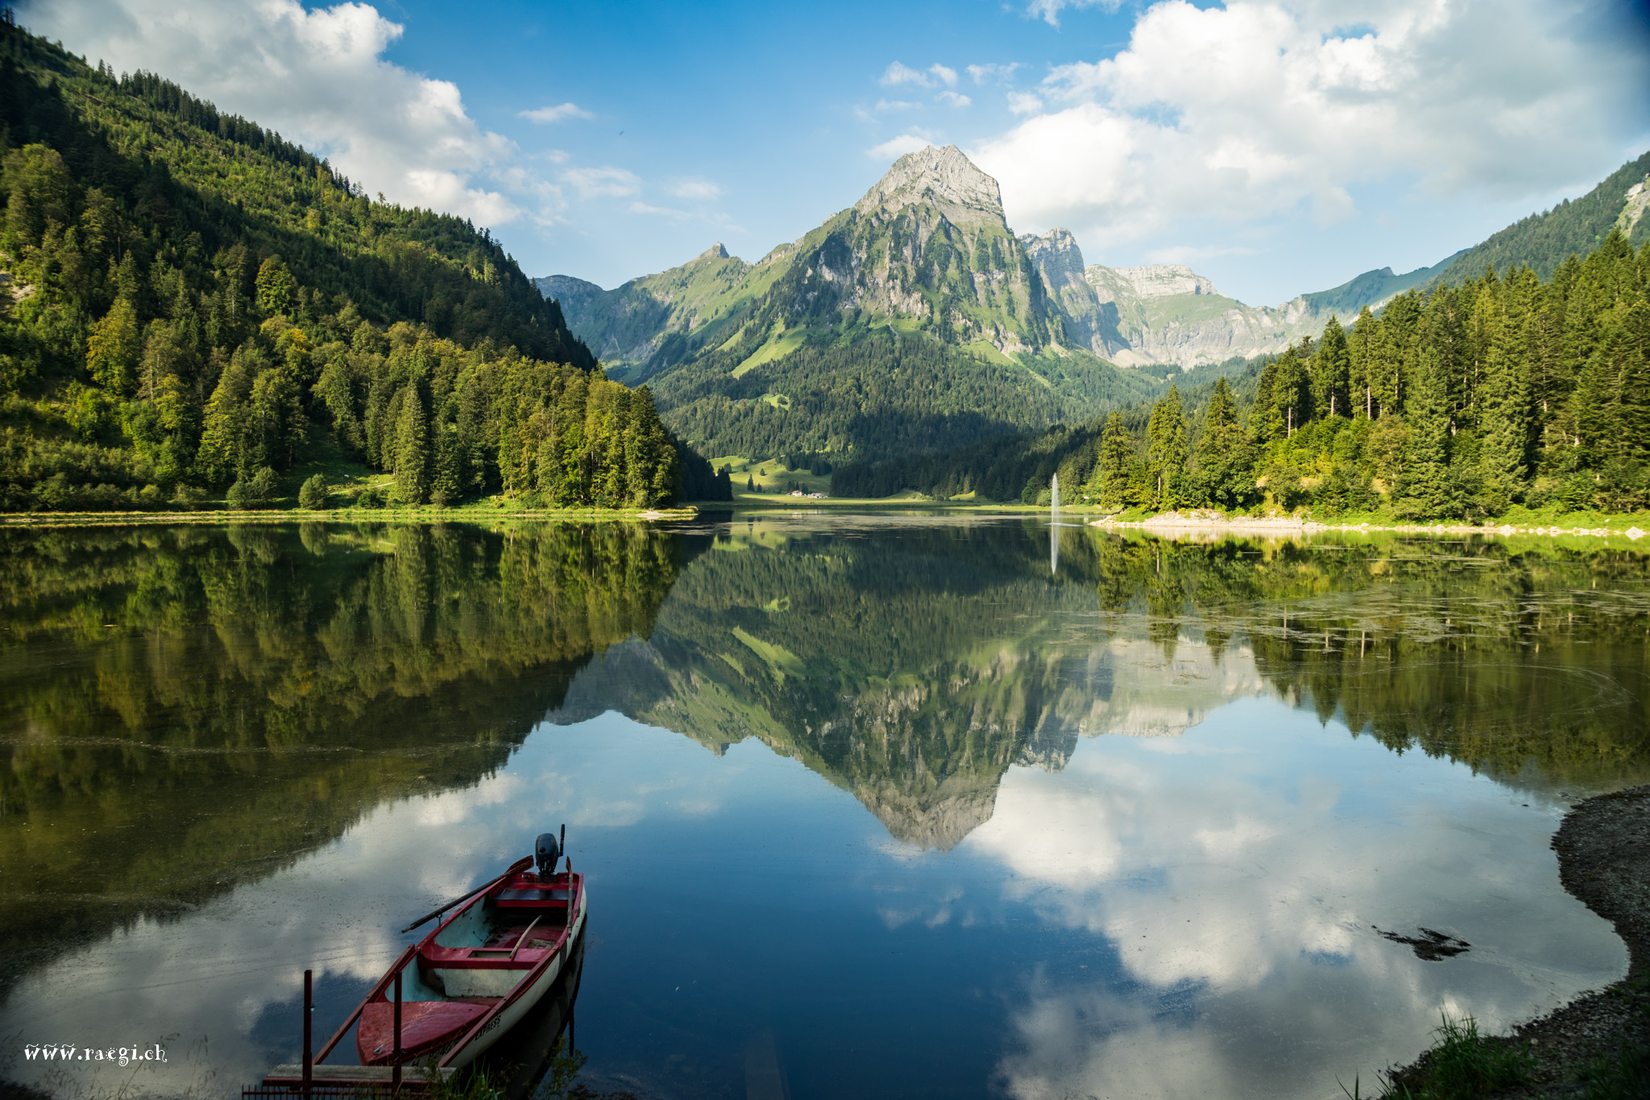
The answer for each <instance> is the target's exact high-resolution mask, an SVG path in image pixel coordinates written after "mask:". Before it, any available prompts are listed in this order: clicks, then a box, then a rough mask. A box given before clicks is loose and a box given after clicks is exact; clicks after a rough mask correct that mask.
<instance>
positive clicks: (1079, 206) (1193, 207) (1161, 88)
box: [971, 0, 1650, 246]
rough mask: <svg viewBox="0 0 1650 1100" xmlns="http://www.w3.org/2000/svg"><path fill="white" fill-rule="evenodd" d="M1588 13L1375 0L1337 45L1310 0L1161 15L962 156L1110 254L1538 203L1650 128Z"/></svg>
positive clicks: (1636, 60)
mask: <svg viewBox="0 0 1650 1100" xmlns="http://www.w3.org/2000/svg"><path fill="white" fill-rule="evenodd" d="M1070 6H1072V5H1070V4H1067V3H1061V2H1059V0H1043V2H1041V3H1038V4H1033V5H1032V7H1031V9H1030V10H1031V12H1032V13H1033V14H1036V15H1040V16H1042V17H1044V18H1046V19H1049V20H1050V21H1051V22H1052V21H1054V20H1055V19H1056V18H1057V16H1058V13H1059V11H1060V10H1062V9H1063V8H1067V7H1070ZM1583 7H1584V6H1583V5H1581V4H1579V3H1578V2H1566V3H1552V2H1550V0H1507V2H1506V3H1502V4H1495V5H1488V4H1479V5H1470V4H1468V5H1444V4H1440V3H1436V2H1434V0H1387V2H1385V3H1382V4H1380V5H1372V6H1366V8H1367V10H1364V11H1362V12H1360V13H1359V17H1360V19H1361V20H1362V22H1360V23H1359V24H1358V26H1357V27H1356V28H1354V29H1351V30H1348V29H1346V23H1347V20H1348V16H1347V13H1346V11H1345V9H1344V6H1342V5H1335V4H1328V3H1323V2H1319V0H1273V2H1269V3H1255V2H1246V0H1231V2H1230V3H1229V4H1227V5H1226V6H1225V7H1215V8H1207V9H1203V8H1199V7H1196V6H1194V5H1193V4H1191V3H1188V2H1185V0H1164V2H1160V3H1157V4H1154V5H1153V6H1152V7H1150V8H1149V9H1147V10H1146V11H1145V12H1144V13H1143V14H1141V15H1140V17H1139V18H1138V20H1137V21H1136V22H1135V24H1134V27H1133V31H1132V33H1131V36H1130V40H1129V44H1128V46H1127V48H1126V49H1124V50H1122V51H1121V52H1119V53H1118V54H1116V55H1115V56H1113V57H1109V58H1104V59H1102V60H1099V61H1095V62H1079V63H1076V64H1071V65H1065V66H1061V67H1058V68H1056V69H1054V70H1053V71H1052V72H1051V73H1050V74H1049V76H1048V77H1047V79H1046V80H1045V81H1044V82H1043V88H1042V91H1043V93H1044V97H1045V100H1047V101H1048V106H1044V107H1040V106H1039V105H1037V104H1035V103H1034V100H1033V98H1032V97H1030V96H1029V95H1025V94H1023V93H1013V94H1012V96H1011V99H1010V109H1011V110H1015V111H1016V112H1017V113H1024V114H1028V115H1030V116H1031V117H1028V118H1026V119H1025V121H1023V122H1021V123H1019V124H1018V125H1016V126H1015V127H1014V128H1013V129H1011V130H1010V131H1008V132H1007V133H1004V134H1001V135H999V136H998V137H996V138H995V139H993V140H989V141H986V142H985V143H983V144H982V145H980V146H978V147H976V148H975V149H973V150H971V154H972V155H974V157H975V159H976V160H977V161H978V162H979V164H980V166H981V167H982V168H984V169H985V170H986V171H988V172H990V173H992V174H993V175H995V176H996V177H997V179H998V180H999V181H1000V183H1001V185H1002V190H1003V197H1004V201H1005V204H1006V205H1007V207H1008V213H1009V218H1010V221H1011V223H1013V224H1014V225H1016V226H1017V227H1021V228H1025V229H1036V228H1040V227H1047V226H1051V225H1067V226H1070V227H1071V228H1072V229H1073V230H1074V231H1075V232H1077V234H1078V236H1079V239H1088V240H1096V241H1100V240H1103V241H1106V242H1108V244H1109V245H1113V246H1115V245H1117V244H1119V243H1125V244H1126V243H1130V242H1136V241H1143V240H1148V239H1150V238H1151V237H1152V236H1153V235H1155V234H1157V233H1160V232H1162V231H1163V230H1165V229H1167V228H1168V227H1171V226H1184V225H1187V224H1194V223H1209V222H1211V221H1218V222H1222V223H1225V224H1227V225H1243V224H1247V225H1254V224H1256V223H1264V222H1265V221H1266V220H1268V219H1272V218H1278V217H1281V216H1284V215H1289V216H1294V215H1295V214H1296V213H1297V212H1299V211H1305V212H1307V213H1309V214H1310V215H1311V216H1312V217H1313V218H1314V219H1315V220H1316V221H1318V223H1319V224H1329V223H1333V222H1336V221H1340V220H1344V219H1347V218H1350V217H1352V216H1354V215H1355V214H1356V213H1357V208H1356V203H1355V200H1354V198H1353V196H1354V194H1355V193H1356V191H1357V189H1358V188H1359V187H1360V186H1366V185H1381V184H1390V183H1395V182H1400V183H1403V184H1404V185H1406V186H1408V185H1410V184H1415V183H1418V185H1419V186H1421V187H1422V188H1425V189H1428V190H1430V191H1432V192H1434V193H1437V194H1440V195H1459V194H1474V195H1493V196H1501V197H1508V198H1510V197H1515V196H1521V195H1527V194H1535V195H1542V196H1545V195H1548V194H1551V193H1552V192H1553V191H1554V190H1555V189H1558V188H1560V187H1564V186H1567V185H1573V184H1575V183H1578V182H1582V181H1583V180H1585V178H1586V172H1591V171H1592V170H1593V169H1592V167H1591V166H1594V165H1598V164H1600V163H1607V162H1609V161H1610V160H1611V158H1612V157H1614V156H1617V155H1619V154H1620V151H1621V150H1622V149H1624V148H1626V147H1627V145H1628V144H1629V142H1630V141H1631V140H1632V139H1633V138H1634V136H1635V135H1638V136H1642V135H1643V133H1644V132H1645V130H1646V128H1647V125H1650V117H1647V116H1650V112H1647V111H1646V110H1645V106H1644V104H1645V102H1646V100H1645V98H1644V92H1645V88H1646V80H1645V76H1646V71H1647V70H1646V67H1645V65H1644V61H1643V58H1642V57H1640V56H1638V54H1637V50H1636V44H1634V43H1630V42H1627V41H1614V40H1606V39H1604V38H1602V37H1598V36H1597V33H1598V32H1596V30H1586V29H1584V28H1587V27H1590V26H1596V21H1589V20H1587V19H1583V18H1581V17H1580V16H1581V15H1582V14H1583ZM1588 34H1593V35H1595V37H1593V38H1587V37H1585V36H1586V35H1588ZM1534 150H1540V153H1539V155H1537V154H1535V153H1534V152H1533V151H1534ZM1578 165H1588V166H1590V167H1589V168H1588V169H1586V170H1585V172H1578V169H1577V167H1576V166H1578ZM1578 174H1579V175H1581V176H1582V179H1581V180H1577V179H1575V178H1573V177H1574V176H1576V175H1578Z"/></svg>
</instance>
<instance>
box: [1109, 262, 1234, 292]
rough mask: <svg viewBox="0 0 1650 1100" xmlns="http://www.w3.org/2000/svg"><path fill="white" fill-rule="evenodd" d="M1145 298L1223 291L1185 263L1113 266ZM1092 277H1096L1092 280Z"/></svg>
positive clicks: (1113, 271)
mask: <svg viewBox="0 0 1650 1100" xmlns="http://www.w3.org/2000/svg"><path fill="white" fill-rule="evenodd" d="M1109 270H1110V272H1111V273H1112V274H1113V275H1115V276H1116V277H1117V278H1118V279H1120V280H1122V281H1123V282H1124V283H1126V284H1127V285H1128V286H1129V287H1130V289H1132V290H1133V291H1134V293H1135V295H1136V297H1139V298H1143V299H1151V298H1168V297H1172V296H1173V295H1176V294H1219V293H1220V291H1218V290H1216V289H1215V284H1214V283H1212V282H1210V281H1209V280H1208V279H1205V278H1204V277H1203V276H1202V275H1199V274H1197V273H1196V272H1195V271H1193V270H1192V269H1191V268H1189V267H1187V266H1186V265H1185V264H1145V265H1143V266H1141V267H1114V268H1110V269H1109ZM1091 281H1092V280H1091Z"/></svg>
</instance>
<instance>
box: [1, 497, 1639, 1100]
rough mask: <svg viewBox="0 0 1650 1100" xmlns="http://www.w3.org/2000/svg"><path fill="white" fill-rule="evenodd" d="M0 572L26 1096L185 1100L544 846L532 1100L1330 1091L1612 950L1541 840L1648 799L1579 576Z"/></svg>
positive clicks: (1442, 561)
mask: <svg viewBox="0 0 1650 1100" xmlns="http://www.w3.org/2000/svg"><path fill="white" fill-rule="evenodd" d="M0 581H3V584H0V753H3V756H0V760H3V762H4V763H5V765H6V766H4V767H0V921H3V924H0V927H3V928H4V929H5V933H4V937H5V938H4V942H5V947H6V950H5V951H4V952H3V953H0V1079H10V1080H12V1081H17V1082H23V1083H26V1084H28V1085H30V1086H32V1087H33V1088H34V1089H36V1090H38V1091H39V1092H41V1093H44V1094H46V1095H50V1096H62V1097H77V1096H95V1095H108V1096H113V1095H117V1094H118V1095H122V1096H136V1095H151V1094H152V1095H160V1096H174V1095H197V1096H219V1095H237V1094H238V1089H239V1086H240V1085H241V1084H242V1083H244V1082H250V1081H253V1080H255V1079H256V1078H258V1077H259V1076H260V1075H261V1074H262V1072H263V1071H264V1070H265V1069H266V1068H267V1067H268V1066H269V1065H270V1064H272V1063H274V1062H278V1061H294V1060H296V1058H297V1055H298V1051H299V1043H300V1036H301V1020H300V1012H299V1003H300V997H301V976H302V971H303V969H304V968H305V967H306V966H307V967H314V968H315V970H316V973H317V983H318V985H317V989H318V1005H319V1007H318V1009H317V1012H316V1030H317V1032H318V1033H319V1034H320V1035H321V1036H324V1035H325V1034H327V1033H328V1032H329V1031H330V1030H331V1027H332V1026H333V1025H334V1024H335V1023H336V1022H337V1021H338V1020H339V1019H341V1018H342V1016H343V1015H344V1014H345V1013H346V1012H347V1011H348V1009H349V1008H350V1007H351V1006H352V1005H353V1004H354V1002H355V1001H356V1000H357V999H359V997H360V996H361V995H362V994H363V993H364V992H365V990H366V989H367V987H368V986H369V985H370V984H371V983H372V982H373V980H374V979H375V978H376V977H377V976H378V975H379V974H380V973H381V972H382V970H383V968H384V967H385V966H386V965H387V964H388V963H389V962H390V961H391V960H392V959H393V958H394V957H395V955H396V954H397V953H398V951H399V950H400V949H401V947H402V946H403V945H404V944H405V943H407V942H411V941H412V940H413V939H415V938H416V934H414V935H401V934H399V933H398V931H397V929H399V928H400V927H401V926H402V925H403V924H405V923H406V922H407V921H408V920H410V919H412V918H413V917H414V916H417V915H418V914H420V913H422V912H424V911H425V910H427V909H429V908H430V907H431V906H432V905H434V904H436V903H438V902H440V901H442V900H444V899H446V898H448V897H451V896H453V895H456V894H458V893H460V892H461V891H463V890H464V889H465V888H466V887H468V886H470V885H471V884H473V883H475V882H478V881H480V880H482V879H484V878H486V877H489V875H490V874H491V873H492V872H494V871H496V870H497V869H498V868H500V867H501V866H502V865H503V864H505V863H506V862H508V861H509V860H510V859H512V858H514V857H516V856H518V855H521V854H524V853H526V852H527V851H528V850H529V848H530V846H531V843H532V839H533V836H534V835H535V834H536V833H537V832H539V831H541V830H544V829H548V828H553V827H554V826H556V825H558V824H560V823H561V822H564V821H565V822H566V824H567V833H568V845H569V848H570V852H571V855H572V857H573V860H574V863H575V865H576V866H577V867H578V868H580V869H581V870H583V871H585V872H586V873H587V874H588V876H589V882H590V891H591V917H590V924H589V930H588V934H587V951H586V958H585V964H584V970H583V981H582V985H581V987H580V991H579V994H578V1001H577V1017H576V1018H577V1026H576V1039H577V1046H578V1049H579V1050H580V1051H581V1052H582V1053H583V1054H584V1055H585V1056H586V1057H587V1059H588V1061H587V1063H586V1066H585V1069H584V1071H583V1075H582V1079H583V1080H584V1081H586V1082H588V1083H589V1084H590V1085H591V1086H592V1087H594V1088H597V1089H608V1090H618V1089H629V1090H633V1091H634V1092H635V1093H637V1094H638V1095H640V1096H644V1097H698V1096H708V1097H722V1096H726V1097H743V1096H746V1095H750V1096H778V1095H782V1093H781V1092H779V1091H776V1088H775V1086H776V1084H777V1085H779V1086H781V1087H782V1088H783V1089H784V1090H787V1094H788V1095H790V1096H792V1097H796V1098H805V1097H822V1096H845V1095H854V1096H901V1097H904V1096H933V1097H968V1096H1011V1097H1038V1098H1041V1097H1050V1098H1055V1097H1065V1096H1074V1095H1075V1096H1084V1095H1093V1096H1100V1097H1152V1096H1165V1097H1181V1096H1185V1097H1200V1098H1202V1097H1209V1096H1260V1095H1266V1096H1277V1097H1331V1096H1340V1095H1341V1092H1340V1087H1339V1085H1338V1084H1337V1081H1340V1082H1344V1083H1345V1084H1346V1085H1347V1086H1348V1087H1349V1088H1350V1087H1351V1084H1352V1082H1353V1079H1354V1077H1355V1076H1357V1077H1358V1078H1359V1079H1360V1080H1361V1082H1362V1084H1363V1086H1364V1091H1366V1092H1367V1091H1368V1085H1369V1083H1370V1082H1371V1081H1372V1080H1373V1079H1374V1076H1375V1072H1376V1071H1377V1070H1378V1069H1380V1068H1383V1067H1385V1066H1386V1065H1388V1064H1389V1063H1391V1062H1393V1061H1401V1060H1407V1059H1408V1058H1410V1057H1412V1056H1413V1055H1414V1054H1415V1053H1416V1052H1417V1051H1419V1050H1420V1049H1421V1048H1422V1047H1423V1046H1424V1045H1425V1044H1426V1043H1427V1041H1428V1038H1429V1032H1430V1031H1431V1029H1432V1028H1434V1027H1435V1026H1436V1025H1437V1024H1438V1021H1439V1016H1440V1013H1444V1012H1447V1013H1450V1014H1451V1015H1462V1014H1466V1013H1471V1014H1472V1015H1473V1016H1475V1017H1476V1018H1477V1019H1478V1020H1479V1021H1480V1023H1481V1024H1483V1025H1484V1026H1487V1027H1489V1028H1492V1029H1493V1028H1503V1027H1506V1026H1508V1025H1510V1024H1511V1023H1514V1022H1516V1021H1519V1020H1521V1019H1524V1018H1527V1017H1529V1016H1531V1015H1534V1014H1538V1013H1540V1012H1543V1011H1545V1010H1547V1009H1549V1008H1551V1007H1553V1006H1554V1005H1556V1004H1558V1003H1560V1002H1562V1001H1564V1000H1566V999H1568V998H1570V997H1572V996H1573V995H1574V994H1576V993H1577V992H1579V991H1581V990H1584V989H1589V988H1595V987H1597V986H1599V985H1601V984H1604V983H1607V982H1609V981H1612V980H1614V979H1615V978H1617V977H1619V976H1620V975H1621V974H1622V973H1624V972H1625V969H1626V953H1625V951H1624V950H1623V948H1622V946H1621V944H1620V942H1619V941H1618V940H1617V939H1616V938H1615V937H1614V936H1613V935H1612V934H1611V932H1610V930H1609V928H1608V926H1607V925H1606V924H1605V923H1604V922H1603V921H1602V920H1600V919H1598V918H1597V917H1595V916H1593V915H1592V914H1591V913H1590V912H1588V911H1587V910H1586V909H1585V908H1584V907H1583V906H1582V905H1581V904H1580V903H1578V902H1576V901H1575V900H1574V899H1572V898H1570V897H1569V896H1568V895H1567V894H1565V893H1564V891H1563V889H1562V888H1561V887H1560V886H1559V883H1558V875H1557V863H1556V860H1555V857H1554V855H1553V853H1552V852H1551V851H1550V849H1549V847H1548V843H1549V840H1550V838H1551V834H1552V832H1553V830H1554V829H1555V828H1556V826H1557V824H1558V821H1559V819H1560V818H1561V817H1562V815H1563V812H1564V810H1565V808H1566V807H1567V806H1568V805H1570V804H1571V803H1572V802H1574V801H1575V800H1577V799H1579V798H1581V797H1584V796H1586V795H1588V794H1590V793H1594V792H1597V791H1602V790H1607V789H1612V788H1616V787H1621V786H1625V785H1629V784H1632V783H1638V782H1645V781H1647V780H1650V715H1647V713H1646V709H1647V708H1646V700H1647V698H1650V560H1647V559H1646V557H1645V556H1644V555H1643V554H1641V553H1637V552H1634V551H1632V550H1631V549H1609V548H1595V549H1591V550H1577V549H1566V548H1562V547H1558V546H1550V545H1535V544H1529V545H1525V544H1515V545H1513V546H1507V545H1503V544H1484V543H1477V542H1439V541H1422V540H1407V541H1406V540H1401V539H1395V538H1380V539H1369V540H1362V541H1355V540H1346V539H1329V538H1324V539H1317V540H1313V541H1310V542H1305V543H1302V542H1299V541H1295V542H1288V541H1273V542H1262V541H1248V540H1242V539H1223V540H1218V541H1213V542H1209V543H1204V544H1189V543H1175V542H1167V541H1160V540H1153V539H1147V538H1122V537H1118V536H1116V535H1113V534H1106V533H1101V532H1099V531H1095V530H1092V529H1087V528H1083V527H1080V526H1063V527H1050V526H1049V524H1047V523H1045V522H1032V521H1026V520H1020V519H1014V520H972V519H954V518H922V517H902V518H899V519H872V518H852V517H840V516H832V517H824V518H822V517H808V516H797V517H763V518H747V517H745V516H738V517H736V518H734V519H732V520H728V521H723V522H716V521H710V520H707V521H705V522H701V523H697V524H694V525H690V526H684V527H681V528H677V529H674V530H657V529H652V530H649V529H643V528H638V527H629V526H624V525H619V524H607V525H598V526H592V527H573V526H543V527H540V526H513V527H509V528H507V529H500V530H484V529H479V528H472V527H458V526H453V527H434V528H430V527H372V526H365V527H358V526H321V525H305V526H249V527H229V528H224V527H183V528H161V527H148V528H125V529H107V528H80V529H63V530H27V531H25V530H7V531H4V532H0ZM1422 929H1431V930H1435V931H1436V932H1438V933H1440V934H1442V935H1447V936H1449V937H1453V938H1455V939H1458V940H1461V941H1465V942H1466V943H1467V944H1470V947H1469V948H1468V949H1467V950H1466V951H1465V952H1464V953H1462V954H1459V955H1456V956H1454V957H1450V958H1444V959H1440V960H1436V961H1428V960H1426V959H1423V958H1421V957H1419V955H1418V954H1417V952H1416V951H1415V950H1412V948H1411V947H1410V946H1408V945H1406V944H1405V943H1402V942H1395V941H1394V940H1392V939H1389V938H1386V937H1385V936H1383V935H1382V934H1381V933H1383V932H1386V933H1392V934H1394V935H1397V936H1405V937H1411V938H1414V937H1418V936H1421V935H1423V933H1422V932H1421V930H1422ZM155 1042H160V1043H162V1044H163V1045H164V1047H165V1049H166V1050H167V1053H168V1061H167V1063H166V1064H165V1065H164V1066H157V1065H143V1066H128V1067H126V1068H120V1067H118V1066H110V1065H98V1064H75V1065H70V1066H62V1065H58V1066H55V1067H53V1068H49V1069H48V1068H46V1067H43V1066H42V1065H41V1064H40V1063H38V1062H29V1061H26V1060H25V1059H24V1057H23V1046H24V1044H28V1043H70V1044H77V1045H80V1046H96V1047H111V1046H121V1045H126V1046H135V1047H143V1046H148V1045H150V1044H153V1043H155ZM541 1091H542V1090H541Z"/></svg>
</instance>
